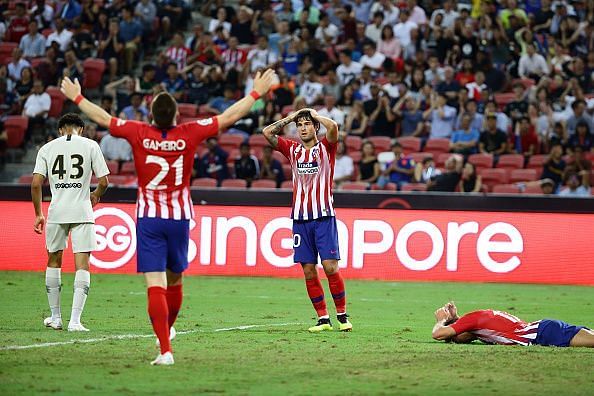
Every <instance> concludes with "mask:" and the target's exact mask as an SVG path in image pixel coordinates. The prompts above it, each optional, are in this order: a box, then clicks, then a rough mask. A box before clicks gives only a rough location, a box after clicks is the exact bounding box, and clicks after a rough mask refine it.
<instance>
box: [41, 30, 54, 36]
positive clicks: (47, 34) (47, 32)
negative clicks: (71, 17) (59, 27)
mask: <svg viewBox="0 0 594 396" xmlns="http://www.w3.org/2000/svg"><path fill="white" fill-rule="evenodd" d="M53 32H54V29H52V28H47V29H43V30H42V31H41V34H42V35H43V36H44V37H45V38H48V37H49V35H50V34H52V33H53Z"/></svg>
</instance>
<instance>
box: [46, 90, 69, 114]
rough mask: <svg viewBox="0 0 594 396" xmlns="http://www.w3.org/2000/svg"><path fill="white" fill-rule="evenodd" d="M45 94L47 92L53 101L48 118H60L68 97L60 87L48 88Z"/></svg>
mask: <svg viewBox="0 0 594 396" xmlns="http://www.w3.org/2000/svg"><path fill="white" fill-rule="evenodd" d="M45 92H47V94H48V95H49V96H50V98H51V99H52V102H51V105H50V109H49V111H48V113H47V116H48V117H50V118H58V117H60V116H61V115H62V109H63V108H64V101H65V100H66V97H65V96H64V94H63V93H62V92H61V91H60V88H58V87H53V86H50V87H47V88H46V90H45Z"/></svg>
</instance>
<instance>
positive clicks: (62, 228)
mask: <svg viewBox="0 0 594 396" xmlns="http://www.w3.org/2000/svg"><path fill="white" fill-rule="evenodd" d="M84 127H85V124H84V122H83V120H82V118H80V116H79V115H78V114H74V113H69V114H66V115H64V116H63V117H62V118H60V120H59V121H58V132H59V133H60V135H61V136H60V137H59V138H58V139H55V140H52V141H51V142H49V143H47V144H45V145H44V146H43V147H42V148H41V149H40V150H39V152H38V153H37V160H36V161H35V170H34V171H33V181H32V183H31V197H32V199H33V205H34V207H35V224H34V226H33V227H34V230H35V232H36V233H38V234H42V233H43V229H44V228H45V242H46V247H47V252H48V261H47V269H46V272H45V288H46V291H47V299H48V302H49V306H50V310H51V313H52V314H51V316H50V317H48V318H46V319H45V320H44V321H43V324H44V325H45V326H47V327H50V328H52V329H55V330H61V329H62V314H61V312H60V290H61V284H62V279H61V268H62V252H63V251H64V249H65V248H66V247H67V246H68V235H69V234H71V235H72V250H73V252H74V263H75V268H76V274H75V276H74V297H73V301H72V314H71V316H70V322H69V323H68V331H89V330H88V329H87V328H85V327H84V326H83V325H82V324H81V323H80V316H81V314H82V311H83V308H84V306H85V302H86V299H87V295H88V293H89V286H90V284H91V277H90V273H89V257H90V254H91V252H92V251H93V250H95V249H96V241H95V226H94V223H95V220H94V217H93V206H95V205H96V204H97V203H98V202H99V199H100V197H101V196H102V195H103V194H104V193H105V190H107V186H108V180H107V175H108V174H109V170H108V168H107V164H106V163H105V159H104V158H103V154H102V153H101V149H100V148H99V145H98V144H97V143H96V142H95V141H93V140H91V139H87V138H85V137H82V136H81V135H82V133H83V130H84ZM93 173H94V174H95V176H96V177H97V178H98V179H99V182H98V184H97V188H96V189H95V190H94V191H93V192H90V184H91V176H92V174H93ZM45 178H48V179H49V184H50V189H51V192H52V200H51V203H50V206H49V210H48V215H47V225H46V219H45V217H44V216H43V212H42V209H41V193H42V192H41V186H42V185H43V182H44V179H45Z"/></svg>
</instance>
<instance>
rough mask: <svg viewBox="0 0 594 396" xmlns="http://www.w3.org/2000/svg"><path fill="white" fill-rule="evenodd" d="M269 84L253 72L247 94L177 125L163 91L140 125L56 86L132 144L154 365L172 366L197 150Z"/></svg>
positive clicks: (75, 89) (77, 91)
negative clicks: (156, 348) (217, 112)
mask: <svg viewBox="0 0 594 396" xmlns="http://www.w3.org/2000/svg"><path fill="white" fill-rule="evenodd" d="M274 78H275V73H274V71H273V70H266V71H264V72H258V73H257V75H256V77H255V79H254V88H253V91H252V92H251V93H250V94H249V95H248V96H246V97H244V98H243V99H241V100H239V101H237V102H236V103H234V104H233V105H232V106H231V107H229V108H228V109H227V110H226V111H225V112H223V113H222V114H220V115H218V116H216V117H211V118H206V119H202V120H197V121H193V122H188V123H184V124H181V125H177V124H176V117H177V115H178V111H177V103H176V101H175V99H174V98H173V97H172V96H171V95H169V94H168V93H166V92H162V93H159V94H158V95H156V96H155V97H154V98H153V101H152V103H151V112H150V114H151V117H152V122H151V124H146V123H143V122H137V121H125V120H121V119H118V118H116V117H112V116H111V115H110V114H108V113H107V112H106V111H105V110H103V109H102V108H101V107H99V106H97V105H95V104H94V103H92V102H90V101H88V100H86V99H85V98H84V97H83V96H82V95H81V88H80V84H79V83H78V81H77V80H75V81H74V82H72V81H71V80H70V79H69V78H68V77H66V78H64V79H63V80H62V87H61V90H62V92H63V93H64V95H66V97H67V98H68V99H70V100H72V101H74V102H75V103H76V104H77V105H78V106H79V108H80V109H81V110H82V111H83V112H84V113H85V114H86V115H87V116H89V118H90V119H91V120H93V121H94V122H96V123H97V124H99V125H101V126H103V127H105V128H109V131H110V133H111V135H112V136H115V137H121V138H124V139H126V140H127V141H128V142H129V143H130V145H131V146H132V150H133V154H134V163H135V166H136V173H137V175H138V200H137V213H136V215H137V224H136V230H137V231H136V236H137V267H138V272H142V273H144V277H145V280H146V286H147V294H148V314H149V317H150V319H151V323H152V326H153V330H154V332H155V334H156V335H157V338H158V342H159V344H160V349H161V351H160V354H159V355H158V356H157V358H156V359H155V360H154V361H152V362H151V364H153V365H171V364H173V363H174V360H173V354H172V351H171V342H170V329H171V327H172V326H173V324H174V322H175V320H176V318H177V315H178V312H179V310H180V307H181V303H182V295H183V294H182V273H183V271H184V270H185V269H186V268H187V267H188V243H189V233H190V219H191V218H192V217H193V215H194V209H193V205H192V198H191V196H190V178H191V174H192V168H193V163H194V153H195V152H196V148H197V147H198V145H199V144H200V143H201V142H202V141H203V140H205V139H206V138H208V137H210V136H216V135H218V134H219V133H220V132H221V131H224V130H225V129H227V128H229V127H230V126H231V125H233V124H234V123H235V122H237V121H238V120H239V119H241V118H243V117H244V116H245V115H247V114H248V113H249V111H250V108H251V107H252V105H253V104H254V102H255V101H256V100H258V98H259V97H260V96H262V95H264V94H266V93H267V92H268V90H269V88H270V86H271V85H272V83H273V81H274ZM171 333H173V331H171Z"/></svg>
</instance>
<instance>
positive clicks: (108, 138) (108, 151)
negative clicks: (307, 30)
mask: <svg viewBox="0 0 594 396" xmlns="http://www.w3.org/2000/svg"><path fill="white" fill-rule="evenodd" d="M99 147H100V148H101V152H102V153H103V155H104V156H105V159H106V160H108V161H119V162H127V161H132V146H130V143H128V141H127V140H126V139H123V138H118V137H114V136H112V135H111V134H110V133H109V132H108V133H107V134H106V135H105V136H103V138H102V139H101V142H100V143H99Z"/></svg>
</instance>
